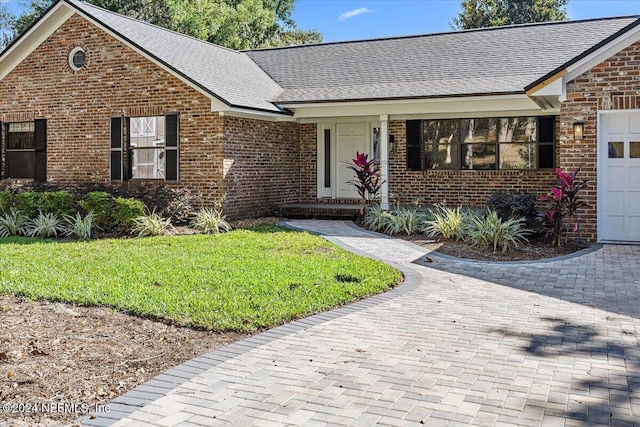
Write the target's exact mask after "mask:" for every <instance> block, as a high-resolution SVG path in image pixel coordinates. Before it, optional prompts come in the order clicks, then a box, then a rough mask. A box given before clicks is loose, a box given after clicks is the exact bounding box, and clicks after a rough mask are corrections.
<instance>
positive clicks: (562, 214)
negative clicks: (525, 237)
mask: <svg viewBox="0 0 640 427" xmlns="http://www.w3.org/2000/svg"><path fill="white" fill-rule="evenodd" d="M578 172H580V169H577V170H574V171H572V172H568V173H567V172H563V171H562V170H561V169H559V168H556V177H557V179H556V184H555V187H554V188H552V189H551V194H543V195H540V196H539V197H538V200H539V201H542V202H546V203H547V204H548V206H549V209H548V210H547V211H546V212H545V213H543V214H541V215H540V216H539V220H540V222H541V223H542V226H543V228H544V230H545V233H546V234H547V236H549V237H550V238H551V241H552V244H554V245H556V246H558V245H560V240H561V238H562V236H563V235H566V234H567V232H568V231H570V230H571V231H573V232H576V233H578V240H579V241H582V234H581V230H580V221H579V219H578V210H579V209H580V208H582V207H584V206H586V202H584V201H583V200H582V198H581V197H580V192H581V191H582V190H583V189H584V188H585V187H586V186H587V181H585V180H578V179H577V175H578ZM567 219H569V220H571V221H572V223H571V224H570V225H569V226H568V227H567V225H565V220H567Z"/></svg>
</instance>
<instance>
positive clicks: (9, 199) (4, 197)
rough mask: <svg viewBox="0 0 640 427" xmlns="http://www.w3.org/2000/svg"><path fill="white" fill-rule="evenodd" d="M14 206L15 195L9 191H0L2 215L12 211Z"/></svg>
mask: <svg viewBox="0 0 640 427" xmlns="http://www.w3.org/2000/svg"><path fill="white" fill-rule="evenodd" d="M12 205H13V194H11V193H10V192H9V191H0V214H1V213H6V212H9V211H10V210H11V207H12Z"/></svg>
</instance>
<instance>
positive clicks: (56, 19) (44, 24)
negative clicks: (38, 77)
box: [0, 2, 74, 80]
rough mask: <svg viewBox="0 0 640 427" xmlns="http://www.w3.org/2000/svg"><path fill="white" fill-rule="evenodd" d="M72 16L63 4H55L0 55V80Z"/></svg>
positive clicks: (67, 7)
mask: <svg viewBox="0 0 640 427" xmlns="http://www.w3.org/2000/svg"><path fill="white" fill-rule="evenodd" d="M73 14H74V11H73V10H71V9H70V8H69V6H67V5H66V4H65V3H64V2H60V3H58V4H56V5H55V6H54V7H53V8H51V10H50V11H49V12H48V13H47V14H46V15H45V16H44V17H43V18H42V19H40V21H38V22H37V23H36V24H35V25H34V26H33V27H31V28H30V29H29V30H28V31H27V32H26V33H25V34H24V35H23V36H22V37H21V38H20V40H18V41H17V42H16V43H14V44H13V45H12V46H11V47H10V48H9V49H7V51H6V52H5V53H4V55H2V58H1V59H0V80H2V79H3V78H5V77H6V76H7V75H8V74H9V73H10V72H11V71H13V70H14V69H15V68H16V67H17V66H18V65H20V63H21V62H22V61H24V60H25V58H27V57H28V56H29V55H30V54H31V53H32V52H33V51H34V50H35V49H36V48H37V47H38V46H40V45H41V44H42V43H44V41H45V40H46V39H47V38H49V37H50V36H51V35H52V34H53V33H54V32H55V31H56V30H57V29H58V28H60V27H61V26H62V24H64V23H65V22H66V21H67V20H68V19H69V18H71V17H72V16H73Z"/></svg>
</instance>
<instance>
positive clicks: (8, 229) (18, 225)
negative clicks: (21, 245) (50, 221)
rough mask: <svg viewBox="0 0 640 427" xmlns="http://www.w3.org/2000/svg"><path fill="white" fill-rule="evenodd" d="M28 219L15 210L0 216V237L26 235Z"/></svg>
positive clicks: (12, 209)
mask: <svg viewBox="0 0 640 427" xmlns="http://www.w3.org/2000/svg"><path fill="white" fill-rule="evenodd" d="M28 222H29V218H28V217H27V216H25V215H24V214H23V213H22V212H20V211H19V210H17V209H15V208H11V209H10V210H9V212H7V213H4V214H2V215H0V237H9V236H19V235H26V234H27V228H26V225H27V223H28Z"/></svg>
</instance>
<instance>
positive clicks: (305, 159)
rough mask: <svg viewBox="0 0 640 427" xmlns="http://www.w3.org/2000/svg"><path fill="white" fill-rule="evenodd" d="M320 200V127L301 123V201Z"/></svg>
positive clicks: (312, 201) (311, 201)
mask: <svg viewBox="0 0 640 427" xmlns="http://www.w3.org/2000/svg"><path fill="white" fill-rule="evenodd" d="M317 201H318V127H317V125H316V124H315V123H311V124H303V125H300V202H302V203H314V202H317Z"/></svg>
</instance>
